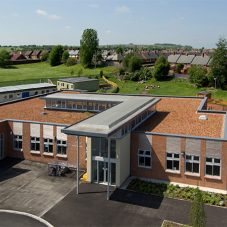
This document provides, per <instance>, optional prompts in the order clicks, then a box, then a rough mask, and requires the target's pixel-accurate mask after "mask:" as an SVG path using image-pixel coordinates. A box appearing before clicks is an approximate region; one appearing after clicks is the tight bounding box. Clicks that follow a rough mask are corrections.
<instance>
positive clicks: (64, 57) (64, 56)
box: [62, 50, 69, 64]
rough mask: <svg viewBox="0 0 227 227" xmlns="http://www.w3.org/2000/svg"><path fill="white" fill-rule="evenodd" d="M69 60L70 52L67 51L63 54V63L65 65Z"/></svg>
mask: <svg viewBox="0 0 227 227" xmlns="http://www.w3.org/2000/svg"><path fill="white" fill-rule="evenodd" d="M68 58H69V52H68V51H67V50H65V51H64V53H63V54H62V62H63V64H66V62H67V60H68Z"/></svg>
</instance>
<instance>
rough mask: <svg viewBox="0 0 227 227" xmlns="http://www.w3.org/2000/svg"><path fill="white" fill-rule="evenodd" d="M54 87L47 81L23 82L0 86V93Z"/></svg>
mask: <svg viewBox="0 0 227 227" xmlns="http://www.w3.org/2000/svg"><path fill="white" fill-rule="evenodd" d="M50 87H51V88H55V87H56V85H54V84H49V83H37V84H24V85H16V86H7V87H0V93H3V92H14V91H23V90H30V89H38V88H39V89H40V88H50Z"/></svg>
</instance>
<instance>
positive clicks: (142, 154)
mask: <svg viewBox="0 0 227 227" xmlns="http://www.w3.org/2000/svg"><path fill="white" fill-rule="evenodd" d="M138 166H139V167H145V168H151V151H146V150H139V151H138Z"/></svg>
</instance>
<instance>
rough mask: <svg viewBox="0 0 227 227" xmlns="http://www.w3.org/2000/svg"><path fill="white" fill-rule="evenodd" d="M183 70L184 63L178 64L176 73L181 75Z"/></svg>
mask: <svg viewBox="0 0 227 227" xmlns="http://www.w3.org/2000/svg"><path fill="white" fill-rule="evenodd" d="M183 68H184V64H183V63H178V64H177V66H176V71H177V72H178V73H180V72H181V69H183Z"/></svg>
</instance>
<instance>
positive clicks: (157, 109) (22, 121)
mask: <svg viewBox="0 0 227 227" xmlns="http://www.w3.org/2000/svg"><path fill="white" fill-rule="evenodd" d="M206 105H207V98H206V97H167V96H147V95H118V94H97V93H84V92H83V93H80V92H76V91H61V92H55V93H53V94H47V95H41V96H40V97H34V98H30V99H24V100H21V101H19V102H18V101H17V102H12V103H5V104H1V105H0V158H4V157H7V156H8V157H16V158H23V159H28V160H33V161H39V162H46V163H48V162H50V161H52V160H58V161H64V162H68V163H77V162H78V164H77V166H79V168H80V169H85V170H86V171H87V181H88V182H93V183H102V184H110V185H115V186H117V187H120V186H121V185H122V184H123V183H124V182H125V180H126V179H127V178H128V177H129V176H136V177H143V178H147V179H151V180H159V181H165V182H166V181H168V182H178V183H184V184H188V185H197V184H198V185H199V186H203V187H210V188H216V189H222V190H226V187H227V170H226V166H227V129H226V128H227V127H226V112H223V111H210V110H207V107H206ZM78 141H79V143H78Z"/></svg>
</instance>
